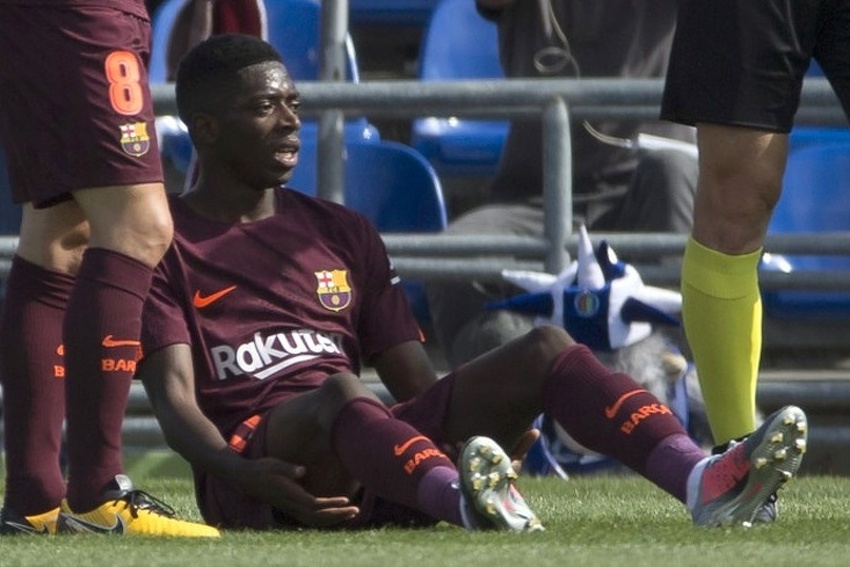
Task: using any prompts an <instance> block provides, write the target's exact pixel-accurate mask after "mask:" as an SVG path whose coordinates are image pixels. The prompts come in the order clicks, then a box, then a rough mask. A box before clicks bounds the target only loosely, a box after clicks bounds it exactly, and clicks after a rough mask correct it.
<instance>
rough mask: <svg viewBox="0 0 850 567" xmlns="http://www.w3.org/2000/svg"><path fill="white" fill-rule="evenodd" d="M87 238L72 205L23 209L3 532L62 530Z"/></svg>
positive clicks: (5, 330) (1, 331)
mask: <svg viewBox="0 0 850 567" xmlns="http://www.w3.org/2000/svg"><path fill="white" fill-rule="evenodd" d="M87 237H88V225H87V223H86V222H85V219H84V218H83V216H82V212H81V211H80V210H79V207H77V206H76V204H75V203H73V202H70V201H69V202H66V203H63V204H61V205H57V206H55V207H53V208H51V209H46V210H40V209H34V208H33V207H32V205H29V204H27V205H25V206H24V207H23V218H22V223H21V234H20V238H19V245H18V250H17V254H16V255H15V257H14V258H13V260H12V266H11V269H10V272H9V278H8V280H7V283H6V297H5V301H4V304H3V316H2V322H1V323H0V363H2V367H1V368H2V380H3V401H4V405H3V420H4V429H5V435H4V448H5V452H6V493H5V499H4V504H3V512H2V518H0V533H44V532H45V531H46V532H48V533H52V532H54V531H55V526H56V524H55V523H56V520H57V518H58V512H59V504H60V502H61V500H62V498H63V497H64V496H65V479H64V474H63V471H61V470H60V451H61V444H62V423H63V422H64V419H65V381H64V376H65V366H64V356H63V352H64V345H63V341H62V321H63V318H64V315H65V309H66V307H67V304H68V297H69V295H70V293H71V289H72V286H73V285H74V277H73V274H75V273H76V271H77V268H78V267H79V262H80V256H81V255H82V251H83V248H84V247H85V243H86V241H87ZM45 266H49V268H48V267H45Z"/></svg>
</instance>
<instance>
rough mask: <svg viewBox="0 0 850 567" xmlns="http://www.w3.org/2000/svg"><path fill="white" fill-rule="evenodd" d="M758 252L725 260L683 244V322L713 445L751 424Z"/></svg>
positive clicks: (758, 337)
mask: <svg viewBox="0 0 850 567" xmlns="http://www.w3.org/2000/svg"><path fill="white" fill-rule="evenodd" d="M760 258H761V250H758V251H756V252H753V253H751V254H744V255H741V256H728V255H726V254H722V253H720V252H717V251H715V250H711V249H709V248H706V247H705V246H703V245H701V244H699V243H698V242H697V241H695V240H694V239H693V238H691V239H689V240H688V244H687V246H686V247H685V256H684V260H683V263H682V319H683V323H684V327H685V334H686V336H687V338H688V343H689V344H690V347H691V350H692V351H693V355H694V363H695V364H696V368H697V373H698V375H699V381H700V386H701V388H702V393H703V396H704V397H705V407H706V413H707V414H708V422H709V424H710V425H711V432H712V435H713V436H714V440H715V442H716V443H725V442H726V441H729V440H730V439H734V438H737V437H741V436H743V435H748V434H749V433H750V432H751V431H752V430H753V429H755V423H756V419H755V418H756V405H755V402H756V383H757V380H758V368H759V361H760V357H761V341H762V329H761V325H762V305H761V294H760V293H759V286H758V263H759V259H760Z"/></svg>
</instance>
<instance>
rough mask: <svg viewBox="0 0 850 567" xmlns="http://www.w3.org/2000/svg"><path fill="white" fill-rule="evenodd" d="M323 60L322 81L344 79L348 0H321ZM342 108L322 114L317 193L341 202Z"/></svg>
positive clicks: (320, 70)
mask: <svg viewBox="0 0 850 567" xmlns="http://www.w3.org/2000/svg"><path fill="white" fill-rule="evenodd" d="M321 26H322V27H321V30H320V34H319V37H320V38H321V43H322V59H321V61H320V62H319V80H321V81H325V82H342V81H344V80H345V74H346V57H345V53H346V52H345V39H346V37H347V36H348V0H324V1H323V2H322V16H321ZM344 118H345V114H344V112H343V111H342V110H339V109H329V110H325V111H323V112H322V113H321V115H320V116H319V152H318V157H317V160H318V165H317V167H318V172H317V183H318V187H317V188H316V194H317V195H318V196H319V197H322V198H325V199H328V200H331V201H334V202H337V203H342V202H344V201H345V191H344V185H345V159H344V152H345V145H344V136H343V122H344Z"/></svg>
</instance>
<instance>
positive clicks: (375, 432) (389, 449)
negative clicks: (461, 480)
mask: <svg viewBox="0 0 850 567" xmlns="http://www.w3.org/2000/svg"><path fill="white" fill-rule="evenodd" d="M331 444H332V446H333V448H334V450H335V451H336V453H337V456H338V457H339V459H340V461H342V463H343V465H344V466H345V467H346V468H347V469H348V472H349V474H351V475H352V476H353V477H354V478H356V479H357V480H359V481H360V482H361V483H362V484H363V486H364V487H365V488H366V489H368V490H370V491H372V492H374V493H375V494H377V495H378V496H380V497H382V498H385V499H387V500H391V501H393V502H397V503H399V504H403V505H405V506H408V507H410V508H414V509H417V510H420V511H422V512H424V513H426V514H428V515H429V516H432V517H434V518H438V519H440V520H445V521H448V522H453V523H457V524H459V523H460V515H459V514H460V512H459V510H460V490H459V488H458V487H457V483H456V482H455V481H457V479H458V475H457V470H456V469H455V466H454V463H452V461H451V460H450V459H449V458H448V457H446V455H444V454H443V452H442V451H440V450H439V449H438V448H437V447H436V446H435V445H434V443H433V442H432V441H431V440H430V439H428V438H427V437H425V436H424V435H422V434H421V433H419V432H418V431H417V430H416V429H414V428H413V427H411V426H410V425H408V424H407V423H405V422H403V421H400V420H398V419H395V418H394V417H393V416H392V414H391V413H390V412H389V410H388V409H387V408H386V407H384V406H383V405H382V404H380V403H379V402H377V401H375V400H372V399H370V398H356V399H353V400H351V401H350V402H348V403H347V404H346V405H345V406H344V407H343V408H342V410H340V412H339V414H338V415H337V417H336V419H335V420H334V423H333V427H332V431H331ZM440 469H447V470H440Z"/></svg>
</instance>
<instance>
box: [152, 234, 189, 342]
mask: <svg viewBox="0 0 850 567" xmlns="http://www.w3.org/2000/svg"><path fill="white" fill-rule="evenodd" d="M177 257H178V254H177V252H176V251H175V249H174V247H172V248H171V249H169V251H168V253H167V254H166V256H165V258H163V260H162V261H161V262H160V264H159V265H158V266H157V268H156V270H155V271H154V275H153V281H152V283H151V290H150V293H149V294H148V298H147V300H146V302H145V308H144V311H143V312H142V334H141V337H142V350H143V352H144V353H145V354H148V353H151V352H154V351H156V350H159V349H161V348H164V347H166V346H169V345H173V344H178V343H186V344H191V342H192V341H191V335H190V333H189V327H188V323H187V313H186V307H185V306H186V300H185V298H184V296H185V293H186V292H185V290H184V288H183V287H182V286H180V285H179V283H178V282H179V281H180V280H179V278H178V277H176V275H177V274H179V273H180V270H179V261H178V260H177Z"/></svg>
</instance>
